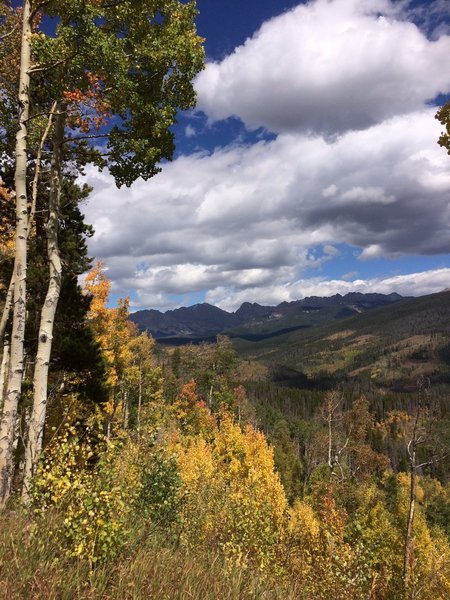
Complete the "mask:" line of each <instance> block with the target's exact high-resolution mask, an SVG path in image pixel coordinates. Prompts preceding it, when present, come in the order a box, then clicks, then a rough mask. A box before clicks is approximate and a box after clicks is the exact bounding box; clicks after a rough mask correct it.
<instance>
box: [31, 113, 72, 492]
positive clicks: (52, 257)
mask: <svg viewBox="0 0 450 600" xmlns="http://www.w3.org/2000/svg"><path fill="white" fill-rule="evenodd" d="M64 122H65V116H64V113H62V112H59V113H58V114H57V115H56V117H55V132H54V136H53V156H52V165H51V178H50V195H49V214H48V221H47V224H46V234H47V254H48V263H49V283H48V289H47V295H46V297H45V302H44V304H43V306H42V311H41V321H40V325H39V335H38V348H37V353H36V362H35V367H34V377H33V408H32V412H31V419H30V425H29V430H28V442H27V447H26V451H25V476H24V484H23V492H22V498H23V499H24V500H25V502H26V501H27V500H28V494H29V488H30V483H31V479H32V477H33V475H34V473H35V470H36V466H37V463H38V460H39V456H40V453H41V449H42V436H43V432H44V425H45V416H46V411H47V395H48V370H49V364H50V356H51V350H52V341H53V328H54V323H55V316H56V309H57V306H58V301H59V296H60V292H61V272H62V266H61V257H60V252H59V244H58V221H59V203H60V193H61V168H62V146H63V142H64Z"/></svg>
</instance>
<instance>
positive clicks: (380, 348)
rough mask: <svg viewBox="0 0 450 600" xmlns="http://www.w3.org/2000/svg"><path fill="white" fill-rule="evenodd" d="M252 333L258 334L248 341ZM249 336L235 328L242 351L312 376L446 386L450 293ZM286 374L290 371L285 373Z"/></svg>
mask: <svg viewBox="0 0 450 600" xmlns="http://www.w3.org/2000/svg"><path fill="white" fill-rule="evenodd" d="M249 333H252V334H253V335H254V337H255V338H258V336H261V337H262V339H256V340H255V341H250V339H249V335H248V334H249ZM264 333H265V331H264V330H261V329H260V328H253V329H252V330H251V331H250V332H249V331H247V332H246V334H245V337H240V332H239V331H233V332H232V334H233V335H232V339H233V345H234V347H235V348H236V350H237V351H238V353H239V355H240V356H242V357H244V358H251V359H254V360H258V361H261V362H263V363H264V364H266V365H269V366H272V367H274V368H280V367H285V368H287V369H290V370H291V371H292V373H291V376H292V377H294V375H295V373H297V374H298V373H303V374H304V375H305V376H306V377H307V378H308V379H310V380H318V379H320V378H321V377H322V378H323V377H325V378H326V377H331V379H332V380H334V381H336V382H338V381H342V380H349V379H350V380H352V379H353V380H358V379H366V380H367V379H369V380H371V381H372V382H373V383H374V384H376V385H377V386H380V387H385V388H389V389H396V390H399V391H400V390H405V391H409V390H413V389H416V388H417V385H416V384H417V379H418V378H419V377H425V378H429V379H430V380H431V382H432V383H433V384H440V383H442V384H446V383H448V382H449V376H450V348H449V339H450V292H448V291H446V292H441V293H438V294H433V295H430V296H423V297H420V298H411V299H406V300H402V301H401V302H398V303H395V304H392V305H389V306H385V307H380V308H375V309H373V310H371V311H370V312H366V313H364V314H360V315H356V316H352V317H348V318H346V319H341V320H333V321H328V322H327V323H324V324H321V325H318V326H316V327H308V328H303V329H298V330H295V331H288V332H284V331H283V330H281V331H278V334H277V332H271V335H264ZM286 372H287V371H286Z"/></svg>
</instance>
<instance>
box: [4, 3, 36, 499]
mask: <svg viewBox="0 0 450 600" xmlns="http://www.w3.org/2000/svg"><path fill="white" fill-rule="evenodd" d="M30 13H31V7H30V0H24V3H23V24H22V43H21V54H20V75H19V93H18V100H19V107H20V112H19V124H18V130H17V134H16V169H15V175H14V185H15V190H16V234H15V259H14V307H13V324H12V335H11V359H10V369H9V377H8V389H7V393H6V397H5V402H4V405H3V412H2V417H1V421H0V506H4V505H5V503H6V501H7V500H8V497H9V495H10V492H11V480H12V475H13V446H14V432H15V425H16V419H17V406H18V403H19V398H20V394H21V392H22V373H23V346H24V337H25V320H26V283H27V281H26V278H27V237H28V202H27V181H26V178H27V134H28V130H27V125H28V117H29V106H30V98H29V87H30V75H29V69H30V59H31V19H30V16H31V14H30Z"/></svg>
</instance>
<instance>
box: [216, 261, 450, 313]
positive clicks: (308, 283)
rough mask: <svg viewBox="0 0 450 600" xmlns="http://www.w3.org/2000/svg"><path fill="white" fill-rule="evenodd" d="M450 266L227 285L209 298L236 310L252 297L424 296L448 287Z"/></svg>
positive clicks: (269, 300)
mask: <svg viewBox="0 0 450 600" xmlns="http://www.w3.org/2000/svg"><path fill="white" fill-rule="evenodd" d="M449 281H450V269H447V268H445V269H435V270H431V271H423V272H420V273H411V274H409V275H396V276H393V277H386V278H374V279H355V280H354V281H347V280H346V279H335V280H333V279H332V280H327V279H323V278H322V279H321V278H319V277H314V278H310V279H299V280H297V281H295V282H293V283H291V284H289V285H273V286H268V287H265V288H262V289H261V288H258V289H256V288H255V289H253V290H246V291H240V292H233V291H230V289H227V288H217V289H215V290H212V291H210V292H209V293H208V294H207V296H206V301H207V302H210V303H211V304H215V305H216V306H220V307H221V308H223V309H224V310H229V311H234V310H236V309H237V308H238V307H239V306H240V305H241V304H242V302H245V301H246V300H248V299H249V297H250V298H251V297H252V296H251V294H252V293H253V294H255V295H254V296H253V297H256V296H257V297H258V298H259V302H260V303H261V304H267V305H269V306H273V305H277V304H279V303H281V302H290V301H292V300H298V299H301V298H306V297H308V296H332V295H334V294H342V295H344V294H348V293H350V292H361V293H364V294H366V293H369V292H376V293H380V294H391V293H393V292H397V293H398V294H401V295H402V296H422V295H425V294H432V293H434V292H438V291H442V290H444V289H446V288H447V287H448V283H449Z"/></svg>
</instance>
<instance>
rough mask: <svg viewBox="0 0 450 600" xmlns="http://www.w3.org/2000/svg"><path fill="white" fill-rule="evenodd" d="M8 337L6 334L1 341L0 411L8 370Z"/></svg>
mask: <svg viewBox="0 0 450 600" xmlns="http://www.w3.org/2000/svg"><path fill="white" fill-rule="evenodd" d="M9 350H10V349H9V339H8V337H7V336H6V337H5V339H4V342H3V356H2V365H1V367H0V412H1V411H2V410H3V397H4V393H5V388H6V378H7V374H8V371H9Z"/></svg>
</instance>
